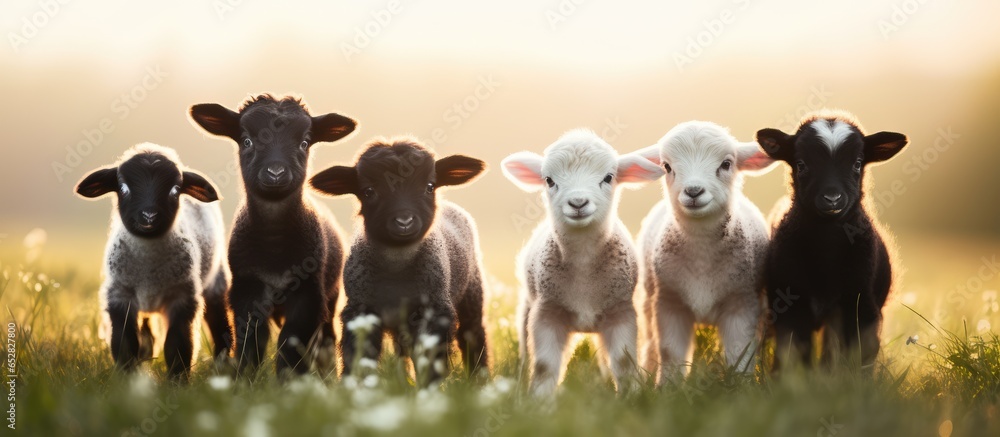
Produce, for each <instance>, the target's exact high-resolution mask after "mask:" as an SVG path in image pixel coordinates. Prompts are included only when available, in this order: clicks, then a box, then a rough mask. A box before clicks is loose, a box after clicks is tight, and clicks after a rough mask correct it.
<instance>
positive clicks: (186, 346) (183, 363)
mask: <svg viewBox="0 0 1000 437" xmlns="http://www.w3.org/2000/svg"><path fill="white" fill-rule="evenodd" d="M200 310H201V305H200V302H199V300H198V299H197V298H195V295H194V293H192V296H191V297H190V298H186V299H184V300H183V301H180V302H176V303H174V304H173V305H171V306H170V308H168V309H167V337H166V339H165V340H164V342H163V356H164V358H165V359H166V361H167V374H169V375H170V377H171V378H173V379H176V380H181V381H187V378H188V375H189V374H190V373H191V361H192V360H193V358H194V326H195V323H196V322H197V323H201V322H200V320H198V312H199V311H200Z"/></svg>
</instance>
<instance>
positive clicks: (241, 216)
mask: <svg viewBox="0 0 1000 437" xmlns="http://www.w3.org/2000/svg"><path fill="white" fill-rule="evenodd" d="M190 113H191V118H192V119H193V120H194V121H195V122H196V123H197V124H198V125H199V126H201V127H202V128H203V129H205V130H206V131H208V132H209V133H211V134H214V135H219V136H224V137H228V138H230V139H232V140H233V141H234V142H236V144H237V146H238V152H237V154H238V159H239V162H240V167H241V170H242V174H243V188H244V192H245V197H244V199H243V201H242V202H241V204H240V206H239V208H238V210H237V212H236V216H235V218H234V223H233V229H232V234H231V236H230V241H229V263H230V265H231V266H232V270H233V286H232V291H231V292H230V298H229V300H230V307H231V308H232V311H233V317H234V318H235V322H236V323H235V325H236V359H237V366H238V369H239V370H240V371H241V372H243V373H249V372H252V371H253V370H255V369H257V368H258V367H259V365H260V362H261V360H262V358H263V356H264V353H265V351H266V349H267V343H268V341H269V338H270V332H271V326H270V322H269V319H273V320H274V321H275V322H276V323H277V325H278V326H279V327H280V329H281V332H280V334H279V335H278V359H277V364H276V371H277V373H278V375H279V376H281V377H284V376H285V375H286V374H288V372H293V373H297V374H303V373H306V372H308V371H310V369H315V370H317V371H320V372H323V371H328V370H329V369H330V368H331V367H332V365H333V364H332V363H334V360H333V358H334V344H336V339H335V337H334V332H333V323H332V318H333V313H334V310H335V308H336V305H337V295H338V293H339V290H340V279H341V278H340V276H341V271H342V270H343V257H344V249H343V246H342V244H341V239H340V236H339V235H340V231H339V229H338V228H337V226H336V224H335V222H334V221H333V219H332V217H331V216H330V214H329V212H328V211H325V210H324V209H321V208H319V207H317V206H316V204H315V203H314V201H313V200H312V199H311V198H310V197H309V196H307V195H306V194H305V193H304V191H303V186H304V184H305V178H306V172H307V169H308V163H309V152H310V150H311V148H312V146H313V145H314V144H315V143H317V142H324V141H328V142H332V141H337V140H339V139H341V138H344V137H345V136H347V135H348V134H350V133H351V132H353V131H354V129H355V127H356V126H357V123H356V122H355V121H354V120H352V119H350V118H347V117H344V116H342V115H338V114H333V113H330V114H325V115H320V116H310V114H309V111H308V109H307V108H306V106H305V105H304V104H303V103H302V101H301V100H300V99H296V98H293V97H284V98H276V97H273V96H271V95H269V94H263V95H260V96H257V97H253V98H250V99H249V100H247V101H245V102H244V103H243V104H242V105H241V106H240V108H239V111H238V112H235V111H232V110H229V109H227V108H225V107H223V106H222V105H218V104H214V103H213V104H199V105H194V106H192V107H191V112H190Z"/></svg>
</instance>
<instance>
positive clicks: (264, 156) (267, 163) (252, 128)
mask: <svg viewBox="0 0 1000 437" xmlns="http://www.w3.org/2000/svg"><path fill="white" fill-rule="evenodd" d="M310 127H311V120H310V118H309V115H308V114H306V112H305V111H304V110H302V108H301V107H299V106H298V105H291V104H289V105H279V104H273V103H258V104H255V105H253V106H250V107H249V108H247V109H246V110H244V112H243V113H242V114H241V117H240V128H241V136H240V141H239V144H240V145H239V159H240V167H241V168H242V173H243V181H244V183H245V186H246V190H247V192H248V193H250V194H254V195H257V196H259V197H262V198H265V199H282V198H284V197H286V196H288V195H289V194H290V193H292V192H294V191H296V190H298V189H299V188H301V187H302V184H303V183H304V182H305V177H306V165H307V163H308V161H309V145H310V144H312V137H311V135H310Z"/></svg>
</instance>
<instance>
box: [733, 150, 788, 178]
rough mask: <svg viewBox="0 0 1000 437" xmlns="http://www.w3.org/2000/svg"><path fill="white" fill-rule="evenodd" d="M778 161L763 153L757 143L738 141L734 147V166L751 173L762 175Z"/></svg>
mask: <svg viewBox="0 0 1000 437" xmlns="http://www.w3.org/2000/svg"><path fill="white" fill-rule="evenodd" d="M777 162H778V161H777V160H775V159H774V158H772V157H771V156H769V155H768V154H767V153H764V151H763V150H761V148H760V146H759V145H758V144H757V143H754V142H749V143H740V145H739V146H737V147H736V167H737V168H739V169H740V171H742V172H745V173H748V174H751V175H762V174H764V173H767V172H769V171H771V169H773V168H774V165H775V163H777Z"/></svg>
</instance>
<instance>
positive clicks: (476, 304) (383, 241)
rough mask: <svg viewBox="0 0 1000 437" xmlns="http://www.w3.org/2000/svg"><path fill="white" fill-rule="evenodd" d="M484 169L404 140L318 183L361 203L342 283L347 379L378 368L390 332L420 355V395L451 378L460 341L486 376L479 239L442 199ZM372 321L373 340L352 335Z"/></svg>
mask: <svg viewBox="0 0 1000 437" xmlns="http://www.w3.org/2000/svg"><path fill="white" fill-rule="evenodd" d="M485 169H486V163H484V162H483V161H480V160H478V159H475V158H470V157H467V156H462V155H452V156H448V157H445V158H441V159H438V160H436V161H435V157H434V154H433V152H432V151H431V150H429V149H427V148H426V147H425V146H423V145H422V144H421V143H420V142H419V141H417V140H416V139H412V138H396V139H392V140H375V141H373V142H371V143H369V145H368V146H367V147H366V148H365V149H364V151H363V152H362V153H361V154H360V155H359V157H358V159H357V162H356V164H355V165H354V166H353V167H346V166H334V167H330V168H328V169H326V170H323V171H322V172H319V173H318V174H316V175H315V176H313V178H312V179H311V180H310V184H312V186H313V188H315V189H317V190H319V191H320V192H323V193H326V194H329V195H334V196H339V195H344V194H353V195H354V196H356V197H357V198H358V200H359V201H360V202H361V208H360V216H361V219H362V221H363V228H362V229H361V230H359V232H357V233H356V235H355V237H354V243H353V245H352V246H351V253H350V256H349V257H348V259H347V265H346V267H345V277H344V288H345V292H346V296H347V303H346V305H345V307H344V310H343V312H342V314H341V321H342V323H343V324H344V328H345V329H344V331H343V339H342V342H341V347H340V349H341V355H342V357H343V364H344V365H343V369H344V370H343V371H344V375H349V374H351V373H352V371H354V369H355V365H356V364H357V362H359V361H360V360H361V359H362V357H363V358H367V359H369V360H378V358H379V355H380V353H381V350H382V339H383V338H382V337H383V333H387V334H390V335H391V336H392V337H393V338H394V343H395V344H396V345H397V346H398V347H399V349H398V352H399V353H401V354H402V355H403V356H408V357H411V359H413V358H414V355H415V354H416V355H417V356H416V357H415V358H416V359H415V360H414V362H415V364H416V365H415V369H416V371H417V375H416V376H417V379H418V382H419V383H420V384H421V385H422V386H427V385H429V384H430V383H432V382H436V381H438V380H440V379H441V378H442V377H444V375H445V374H446V372H447V368H448V349H449V347H450V346H451V345H452V343H453V342H454V341H455V340H456V338H457V340H458V343H459V349H460V350H461V352H462V358H463V360H464V361H465V363H466V365H467V366H468V369H469V372H470V373H474V372H478V371H482V372H483V373H487V374H488V370H489V369H488V365H489V357H488V353H487V350H488V347H487V342H486V331H485V329H484V328H483V299H484V290H483V277H482V270H483V268H482V261H481V256H480V251H479V242H478V236H477V235H478V232H477V230H476V226H475V222H474V220H473V219H472V217H471V216H469V214H468V213H467V212H465V210H463V209H462V208H460V207H459V206H458V205H455V204H453V203H450V202H447V201H443V200H441V199H438V194H437V192H438V189H440V188H442V187H449V186H455V185H462V184H465V183H468V182H470V181H472V180H473V179H475V178H476V177H478V176H479V175H480V174H482V173H483V172H484V171H485ZM369 319H374V320H377V324H375V325H374V326H373V327H372V330H371V331H370V332H368V333H367V335H364V336H361V335H358V334H359V333H357V332H355V329H352V328H354V326H353V325H352V322H353V321H355V320H369ZM355 323H357V322H355ZM359 352H360V354H359ZM369 362H370V361H369Z"/></svg>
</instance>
